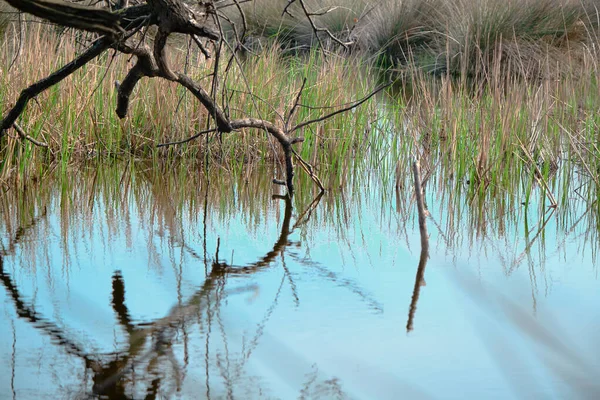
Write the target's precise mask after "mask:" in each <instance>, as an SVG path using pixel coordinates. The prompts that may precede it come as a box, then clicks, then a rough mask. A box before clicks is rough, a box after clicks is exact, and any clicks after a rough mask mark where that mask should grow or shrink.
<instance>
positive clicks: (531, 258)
mask: <svg viewBox="0 0 600 400" xmlns="http://www.w3.org/2000/svg"><path fill="white" fill-rule="evenodd" d="M79 180H80V181H79ZM85 182H89V178H86V177H84V176H79V175H75V177H73V178H72V179H71V181H70V182H69V183H68V184H66V185H67V186H68V188H67V189H65V182H62V183H59V182H58V181H57V182H56V183H54V184H47V187H46V188H45V189H43V190H42V189H39V192H36V191H35V190H33V192H32V193H31V194H30V195H28V196H27V198H26V199H21V200H22V201H18V200H17V199H18V196H15V194H14V193H12V194H11V193H10V192H8V193H6V194H5V195H4V198H3V199H2V208H1V211H0V217H1V218H0V220H1V225H0V241H1V246H0V251H1V253H0V254H1V262H2V264H1V266H2V271H1V272H2V274H1V278H2V280H1V282H0V283H1V284H2V285H1V286H2V287H0V304H1V307H2V308H1V312H0V321H1V323H0V338H2V339H1V341H0V398H2V399H4V398H7V399H10V398H14V399H40V398H53V399H54V398H56V399H59V398H60V399H63V398H64V399H70V398H87V397H94V396H96V397H98V396H100V395H102V394H103V395H104V396H105V398H133V399H143V398H181V399H198V398H200V399H202V398H210V399H222V398H227V399H231V398H235V399H251V398H269V399H270V398H280V399H290V398H305V399H313V398H314V399H320V398H324V399H329V398H344V399H345V398H351V399H398V398H407V399H421V398H423V399H427V398H434V399H436V398H439V399H465V398H486V399H510V398H598V396H600V385H599V383H598V381H597V377H598V376H599V374H598V373H599V372H600V357H599V356H600V344H598V341H597V337H598V333H599V330H600V281H599V279H598V264H597V262H596V260H595V246H596V243H595V239H594V238H595V237H596V236H595V235H591V236H590V233H589V230H590V228H589V224H587V223H586V222H585V217H584V219H583V220H582V222H580V223H579V224H577V225H575V226H574V227H573V224H574V223H575V221H577V218H578V217H579V216H581V215H584V212H585V210H586V208H585V207H583V206H580V207H577V208H575V209H574V211H573V215H572V216H571V217H569V218H571V220H572V221H570V222H572V223H570V224H566V223H564V218H563V219H562V220H561V219H559V218H558V217H556V215H558V213H557V214H555V216H553V217H551V218H550V220H549V222H548V224H547V225H546V226H545V227H544V230H543V235H540V236H539V239H537V240H535V241H534V242H533V243H531V245H530V246H528V243H529V241H530V240H531V239H532V238H533V236H534V234H535V231H533V233H532V234H530V235H529V236H528V237H526V235H525V233H524V229H525V228H524V225H523V224H522V218H524V217H523V216H522V215H521V214H522V212H523V211H522V210H521V209H520V210H514V212H512V214H514V215H513V216H514V217H515V218H514V219H507V220H506V221H505V222H506V226H505V227H504V229H503V230H502V232H500V230H499V229H498V226H497V222H498V221H491V222H489V223H488V225H487V228H486V232H485V235H484V234H479V235H478V234H477V233H476V232H475V233H474V228H473V226H474V225H473V218H475V217H473V215H471V214H469V211H468V209H465V210H463V212H462V213H461V214H460V216H461V217H460V219H458V220H453V222H450V221H451V218H450V215H451V212H453V211H452V210H449V209H448V208H447V206H446V205H444V203H443V202H442V201H441V200H440V199H441V198H442V197H441V195H440V194H439V193H436V192H434V191H431V192H429V193H428V194H427V196H428V198H427V201H428V205H429V208H430V211H431V214H432V217H431V219H430V220H429V221H428V228H429V233H430V235H431V237H430V243H431V254H430V258H429V260H428V263H427V266H426V269H425V272H424V282H421V283H417V285H415V279H416V273H417V264H418V261H419V254H420V236H419V230H418V226H417V222H416V215H415V214H416V206H415V205H414V203H411V200H410V195H408V194H406V195H404V196H402V200H401V201H402V202H403V203H402V204H403V205H404V206H403V207H398V208H397V206H398V205H397V204H396V203H395V202H394V201H393V200H392V199H393V198H394V196H393V193H388V189H387V188H386V187H384V186H381V185H379V186H378V185H373V186H372V187H370V188H364V190H361V191H357V190H355V191H349V192H345V193H343V194H342V193H329V194H326V195H325V196H324V197H323V198H321V199H320V201H318V202H317V203H315V204H313V206H312V207H310V208H309V211H307V212H304V211H305V210H306V209H307V207H309V204H310V201H311V198H310V196H306V195H305V196H298V197H297V198H296V199H294V201H293V202H286V201H285V200H282V199H272V198H270V197H269V196H270V194H271V193H273V192H274V191H275V190H278V189H274V188H272V187H270V186H268V185H264V186H261V187H258V188H257V189H256V190H262V191H264V192H267V193H263V194H262V195H254V196H252V195H248V194H247V193H248V191H247V190H242V188H240V187H237V186H236V185H232V186H228V188H226V189H220V190H216V191H215V190H213V191H212V192H210V190H209V192H210V193H211V194H210V196H209V199H208V200H207V201H206V203H205V196H204V194H205V193H206V192H205V190H206V188H202V187H200V188H198V190H197V195H188V196H187V197H186V196H183V197H181V196H179V195H178V194H177V193H174V192H173V193H171V192H169V189H168V188H167V187H166V186H167V185H165V186H164V187H163V186H161V185H159V184H156V183H155V184H154V186H152V184H148V182H145V181H144V180H143V179H142V178H141V177H140V176H135V175H134V176H133V177H132V179H131V181H130V182H129V183H128V186H127V190H125V189H124V188H123V182H120V183H119V182H118V181H117V182H115V183H114V185H113V186H114V187H113V188H112V189H109V188H110V187H111V184H110V183H105V184H104V185H98V186H90V185H89V184H86V183H85ZM119 185H121V186H119ZM90 187H93V190H91V189H90ZM30 190H31V189H30ZM215 193H219V195H217V194H215ZM383 194H385V195H383ZM11 196H13V197H11ZM218 196H221V198H217V197H218ZM530 207H532V208H535V205H530ZM286 211H287V214H286ZM290 213H291V214H290ZM538 214H539V213H538V212H535V211H531V212H530V213H529V214H528V216H527V217H528V218H529V219H531V221H529V224H530V226H529V229H532V227H533V226H535V225H536V224H537V223H538V220H539V217H538ZM286 215H287V216H289V218H286ZM455 215H457V214H456V213H455ZM511 221H512V222H511ZM571 227H572V228H571ZM586 235H587V236H586ZM586 237H588V239H586ZM589 237H591V239H590V238H589ZM527 247H529V251H525V250H526V249H527ZM217 251H218V258H217ZM415 287H418V290H419V295H418V301H416V302H415V305H416V310H415V313H414V319H413V321H412V330H410V331H408V330H407V323H408V318H409V308H410V305H411V301H412V300H413V291H414V289H415ZM132 337H133V338H136V340H130V338H132Z"/></svg>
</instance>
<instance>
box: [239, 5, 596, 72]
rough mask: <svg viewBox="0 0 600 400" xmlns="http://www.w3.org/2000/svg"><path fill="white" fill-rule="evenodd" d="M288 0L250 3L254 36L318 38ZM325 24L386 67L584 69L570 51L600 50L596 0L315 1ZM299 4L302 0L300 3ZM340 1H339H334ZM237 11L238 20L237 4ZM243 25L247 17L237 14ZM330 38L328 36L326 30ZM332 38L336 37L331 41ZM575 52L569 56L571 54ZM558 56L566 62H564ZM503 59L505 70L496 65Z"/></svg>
mask: <svg viewBox="0 0 600 400" xmlns="http://www.w3.org/2000/svg"><path fill="white" fill-rule="evenodd" d="M286 4H287V2H286V1H284V0H278V1H270V2H265V1H258V2H253V3H252V4H250V5H247V6H246V13H247V17H248V18H247V22H248V26H249V29H248V35H249V36H250V38H249V39H248V43H249V44H250V45H252V44H254V43H259V42H260V43H262V42H264V41H268V40H269V39H276V40H278V41H279V43H281V44H284V45H286V46H287V47H288V48H292V49H295V50H297V49H302V48H309V47H311V46H315V45H316V44H317V43H318V41H317V40H316V38H315V37H314V33H313V31H312V28H311V26H310V23H309V22H308V20H307V19H306V18H301V15H302V13H301V11H300V9H299V7H297V8H294V7H292V8H291V9H292V15H294V17H295V18H292V17H290V16H288V15H284V16H282V15H281V11H282V10H283V8H284V7H285V5H286ZM306 4H307V8H308V9H309V11H311V12H314V13H319V12H323V11H325V10H329V9H332V8H333V9H334V11H332V12H329V13H325V14H323V15H322V16H315V17H314V21H315V24H316V25H317V26H318V27H319V28H327V29H329V30H330V31H331V32H332V33H334V34H335V35H336V36H338V37H339V38H340V39H342V40H343V41H352V42H353V43H354V44H353V46H352V49H351V50H352V52H353V53H361V54H362V55H363V57H365V58H373V59H375V60H376V61H377V64H378V65H379V66H380V67H382V68H384V69H393V70H396V71H404V70H405V69H407V68H408V69H412V68H415V67H416V68H418V69H420V70H424V71H426V72H428V73H432V74H435V75H441V74H451V75H453V76H457V77H458V76H460V77H464V78H477V79H482V78H488V77H489V76H490V75H492V74H494V75H497V74H498V72H503V73H504V74H505V75H508V76H515V75H523V76H526V77H529V78H531V77H545V76H548V75H554V76H556V75H557V74H558V75H560V74H561V73H564V72H565V71H570V70H571V69H577V67H578V63H577V62H576V63H573V64H572V65H564V60H565V59H564V57H565V56H567V55H568V56H570V57H571V58H572V59H577V61H581V58H583V57H593V58H597V56H598V54H597V46H596V45H595V44H596V43H598V37H599V35H598V33H599V30H598V29H599V24H598V21H599V20H600V19H599V18H598V17H599V11H598V9H597V7H596V4H595V3H594V2H593V1H588V0H525V1H502V0H481V1H474V0H450V1H447V0H405V1H399V0H383V1H366V0H337V1H335V0H329V1H327V2H312V1H307V2H306ZM294 6H297V4H294ZM335 6H337V8H334V7H335ZM229 13H230V14H231V15H230V16H231V18H232V19H234V20H235V18H236V12H235V11H234V10H233V9H232V8H231V9H230V11H229ZM237 18H238V21H237V25H239V24H240V23H241V21H240V20H241V18H239V16H237ZM321 39H322V40H326V39H327V36H326V35H325V34H322V36H321ZM329 42H331V41H329ZM567 58H569V57H567ZM557 64H558V65H557ZM497 66H500V67H501V68H502V70H501V71H494V70H493V69H492V68H493V67H497Z"/></svg>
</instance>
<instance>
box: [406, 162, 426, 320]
mask: <svg viewBox="0 0 600 400" xmlns="http://www.w3.org/2000/svg"><path fill="white" fill-rule="evenodd" d="M413 176H414V180H415V195H416V199H417V210H418V212H419V231H420V233H421V256H420V257H419V266H418V268H417V276H416V278H415V287H414V289H413V295H412V300H411V302H410V308H409V311H408V322H407V323H406V331H407V332H410V331H412V330H413V322H414V318H415V312H416V311H417V302H418V301H419V294H420V292H421V286H424V285H425V279H424V275H425V267H426V266H427V259H428V258H429V235H428V233H427V220H426V218H427V211H426V209H425V202H424V201H423V189H422V187H421V171H420V166H419V161H415V162H414V163H413Z"/></svg>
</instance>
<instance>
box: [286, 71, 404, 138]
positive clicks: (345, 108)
mask: <svg viewBox="0 0 600 400" xmlns="http://www.w3.org/2000/svg"><path fill="white" fill-rule="evenodd" d="M392 83H393V82H388V83H386V84H384V85H381V86H379V87H378V88H377V89H375V90H374V91H372V92H371V93H369V94H368V95H367V96H366V97H363V98H362V99H360V100H358V101H356V102H355V103H353V104H351V105H349V106H348V107H344V108H341V109H339V110H337V111H334V112H331V113H329V114H325V115H324V116H322V117H319V118H315V119H311V120H309V121H305V122H302V123H300V124H298V125H296V126H295V127H293V128H292V129H290V130H289V131H288V134H289V133H292V132H294V131H295V130H298V129H300V128H304V127H305V126H307V125H310V124H314V123H316V122H321V121H325V120H326V119H329V118H331V117H333V116H336V115H338V114H341V113H344V112H346V111H350V110H352V109H354V108H356V107H358V106H360V105H361V104H363V103H364V102H366V101H367V100H369V99H370V98H371V97H373V96H375V95H376V94H377V93H379V92H381V91H382V90H383V89H385V88H387V87H389V86H391V85H392Z"/></svg>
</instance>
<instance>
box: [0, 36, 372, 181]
mask: <svg viewBox="0 0 600 400" xmlns="http://www.w3.org/2000/svg"><path fill="white" fill-rule="evenodd" d="M3 46H4V48H3V51H2V54H1V55H0V64H1V65H3V73H2V75H1V77H0V101H1V102H2V104H5V106H4V109H6V108H7V106H8V105H9V104H11V103H12V102H14V101H15V99H16V98H17V97H18V93H19V91H20V90H21V89H22V88H24V87H26V86H28V85H29V84H31V83H33V82H34V81H36V80H38V79H41V78H42V77H44V76H46V75H47V74H49V73H50V72H51V71H53V70H55V69H57V68H59V66H61V65H63V64H64V63H66V62H68V61H69V60H71V59H73V58H74V57H75V55H76V53H77V52H78V51H80V49H81V46H80V45H78V43H77V38H76V37H75V36H73V35H70V34H68V33H66V34H62V35H60V36H57V34H56V32H53V31H51V30H48V29H45V28H44V27H42V26H38V25H30V26H28V27H27V34H26V36H25V41H24V44H23V48H22V54H21V56H20V57H18V58H17V60H16V62H15V63H14V65H13V66H12V68H10V69H9V68H8V65H9V64H10V63H11V62H12V54H13V53H14V49H13V43H11V41H6V42H4V43H3ZM48 49H56V51H55V52H52V51H50V53H49V54H48ZM40 54H45V56H44V57H43V58H41V57H40ZM171 61H172V63H173V64H174V65H177V67H178V68H180V69H182V70H183V69H185V70H187V71H188V72H189V73H190V74H191V75H192V76H194V77H195V78H197V79H199V80H200V81H201V82H202V83H203V84H204V85H205V86H209V81H208V79H207V78H206V77H207V76H208V75H209V74H210V72H212V62H211V61H209V62H206V61H205V60H204V59H200V57H199V55H198V54H195V53H193V54H188V53H187V52H186V51H185V49H183V50H178V46H177V44H174V45H173V52H172V57H171ZM130 63H131V62H130V60H128V59H126V58H124V57H117V58H113V55H112V54H106V55H104V56H102V57H101V58H99V59H97V60H95V61H94V62H92V63H90V64H88V65H86V66H85V67H83V68H82V69H81V71H79V72H78V73H76V74H74V75H73V76H72V77H70V78H69V79H67V80H66V81H65V82H62V83H61V84H60V85H57V86H55V87H53V88H51V89H50V90H48V91H47V92H45V93H43V94H42V95H40V96H38V98H37V99H36V100H35V101H32V102H31V103H30V104H29V105H28V108H27V111H26V113H25V114H24V115H23V117H22V119H21V120H20V123H21V124H22V125H23V127H24V128H25V130H26V131H27V133H28V134H29V135H30V136H32V137H33V138H35V139H37V140H41V141H44V142H46V143H48V145H49V150H48V151H45V150H43V149H34V148H33V147H32V146H33V145H32V144H31V143H29V142H21V141H20V139H18V138H16V137H15V136H12V135H11V136H12V137H11V138H9V139H8V140H6V141H4V143H3V148H2V150H1V151H2V152H3V155H4V157H3V165H2V173H1V175H0V176H2V177H3V179H6V177H7V176H9V175H11V174H12V173H13V172H17V171H18V172H19V173H20V174H22V175H27V173H28V172H27V171H26V170H28V169H31V168H34V166H35V165H37V163H38V162H42V163H45V162H48V161H49V160H50V161H52V160H59V161H61V162H63V163H68V162H71V161H74V160H81V159H86V158H95V157H104V158H114V157H118V158H123V157H129V156H134V157H137V158H144V159H158V158H162V159H166V160H174V159H186V160H191V161H192V162H194V163H196V162H198V161H199V160H204V159H206V157H205V156H206V154H207V153H208V154H209V159H210V160H211V161H212V162H216V163H217V164H219V165H221V166H222V167H223V168H227V169H229V170H232V171H236V172H237V173H240V172H241V170H242V169H243V167H244V166H248V165H250V166H252V165H253V164H255V163H257V162H258V163H261V162H275V163H277V164H279V161H280V157H281V156H280V154H279V146H278V145H277V143H276V142H273V141H272V139H271V138H270V137H268V136H267V135H265V134H263V133H259V132H257V131H253V130H244V131H242V132H236V133H233V134H224V135H217V136H212V135H211V136H209V137H208V138H200V139H198V140H195V141H192V142H189V143H187V144H185V145H180V146H173V147H168V148H161V149H157V148H156V145H158V144H160V143H165V142H171V141H177V140H182V139H185V138H188V137H190V136H192V135H194V134H195V133H196V132H198V131H200V130H204V129H206V124H207V115H206V112H205V111H204V109H203V108H202V107H201V105H200V104H199V103H198V102H196V101H195V100H193V99H192V98H191V96H189V95H188V94H187V93H185V92H183V91H181V90H180V89H178V88H176V87H175V86H174V85H172V84H169V83H167V82H164V81H160V80H144V81H143V83H142V84H141V85H140V86H139V87H138V88H137V89H136V92H135V97H134V99H133V101H132V103H131V106H130V114H129V116H128V117H127V118H126V119H125V120H123V121H121V120H119V119H118V118H117V116H116V114H115V112H114V107H115V103H116V100H115V88H114V82H115V81H118V80H120V79H123V77H124V76H125V74H126V70H127V68H128V67H129V66H130V65H131V64H130ZM357 71H366V69H365V68H364V67H363V66H362V65H361V61H360V60H359V59H348V58H345V57H341V56H340V57H330V58H328V60H327V61H326V60H324V59H322V58H321V57H319V56H318V53H317V52H316V51H314V52H312V53H310V54H309V56H308V57H307V58H306V59H304V60H298V59H294V58H291V59H290V58H286V57H284V56H282V54H281V52H280V51H279V50H277V49H276V48H275V47H273V48H272V49H271V50H269V51H267V52H265V53H263V55H262V56H261V57H258V58H251V59H248V60H246V61H244V62H242V61H240V62H239V64H238V63H234V67H233V68H232V69H231V70H230V71H229V72H228V75H227V76H226V77H224V79H225V81H224V82H225V84H224V85H222V86H223V87H224V89H223V90H224V92H223V93H218V94H217V98H219V99H226V104H224V108H225V109H226V110H227V111H228V112H229V115H230V116H231V118H242V117H248V116H252V117H259V118H263V119H268V120H271V121H273V122H275V123H276V124H280V125H281V124H282V123H283V120H284V118H285V113H286V112H287V111H288V110H289V108H290V107H291V106H292V104H293V101H294V99H295V96H296V94H297V92H298V90H299V89H300V87H301V84H302V81H303V80H304V79H306V80H307V83H306V88H305V91H304V93H303V96H302V104H303V105H302V106H301V107H300V111H299V112H298V113H297V115H296V119H295V121H291V122H292V125H293V123H294V122H299V121H301V120H305V119H310V118H316V117H318V116H321V115H323V114H325V113H327V112H330V111H331V110H332V109H334V107H336V106H338V105H345V104H348V103H349V102H351V101H353V100H355V99H357V98H359V97H360V96H362V95H364V94H366V93H368V92H369V91H370V90H371V89H372V87H373V83H372V81H371V77H370V76H369V74H368V73H367V72H365V73H364V74H363V73H361V74H359V75H358V76H357V75H356V72H357ZM334 77H335V79H333V78H334ZM357 78H358V79H357ZM340 87H344V88H345V90H340ZM375 109H376V105H375V103H374V102H373V101H370V102H369V103H368V104H366V105H365V106H364V110H375ZM363 112H364V113H365V114H361V112H358V113H348V114H341V115H339V116H337V117H335V118H332V119H331V120H329V121H327V122H326V123H325V124H321V125H319V126H315V128H314V129H312V128H311V129H305V130H304V131H303V132H298V134H299V135H302V136H304V137H305V139H306V143H305V144H303V145H299V146H298V147H297V150H298V151H299V152H300V153H301V154H303V155H306V154H308V152H309V147H311V146H312V143H314V141H315V138H316V137H317V136H318V141H319V147H318V148H319V149H322V151H318V159H317V158H315V157H317V153H314V155H313V154H312V153H311V156H312V158H313V159H314V160H315V161H318V162H319V163H320V164H321V166H322V167H323V168H327V169H328V170H331V171H333V172H334V174H336V175H338V176H339V175H340V174H342V172H341V171H342V170H344V169H346V168H345V167H347V166H348V165H349V162H350V160H349V159H348V160H347V161H346V162H340V159H338V155H337V154H335V153H336V152H335V151H334V149H337V148H341V147H343V146H348V147H349V148H354V149H360V146H359V145H358V141H359V139H360V138H358V137H356V138H355V139H354V140H350V141H348V139H349V138H352V135H350V133H351V132H353V131H354V130H355V129H357V128H360V126H361V124H363V125H364V124H366V122H367V121H366V117H365V115H369V113H367V111H363ZM372 112H373V111H371V113H372ZM317 130H318V131H319V133H317ZM334 158H335V159H334Z"/></svg>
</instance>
